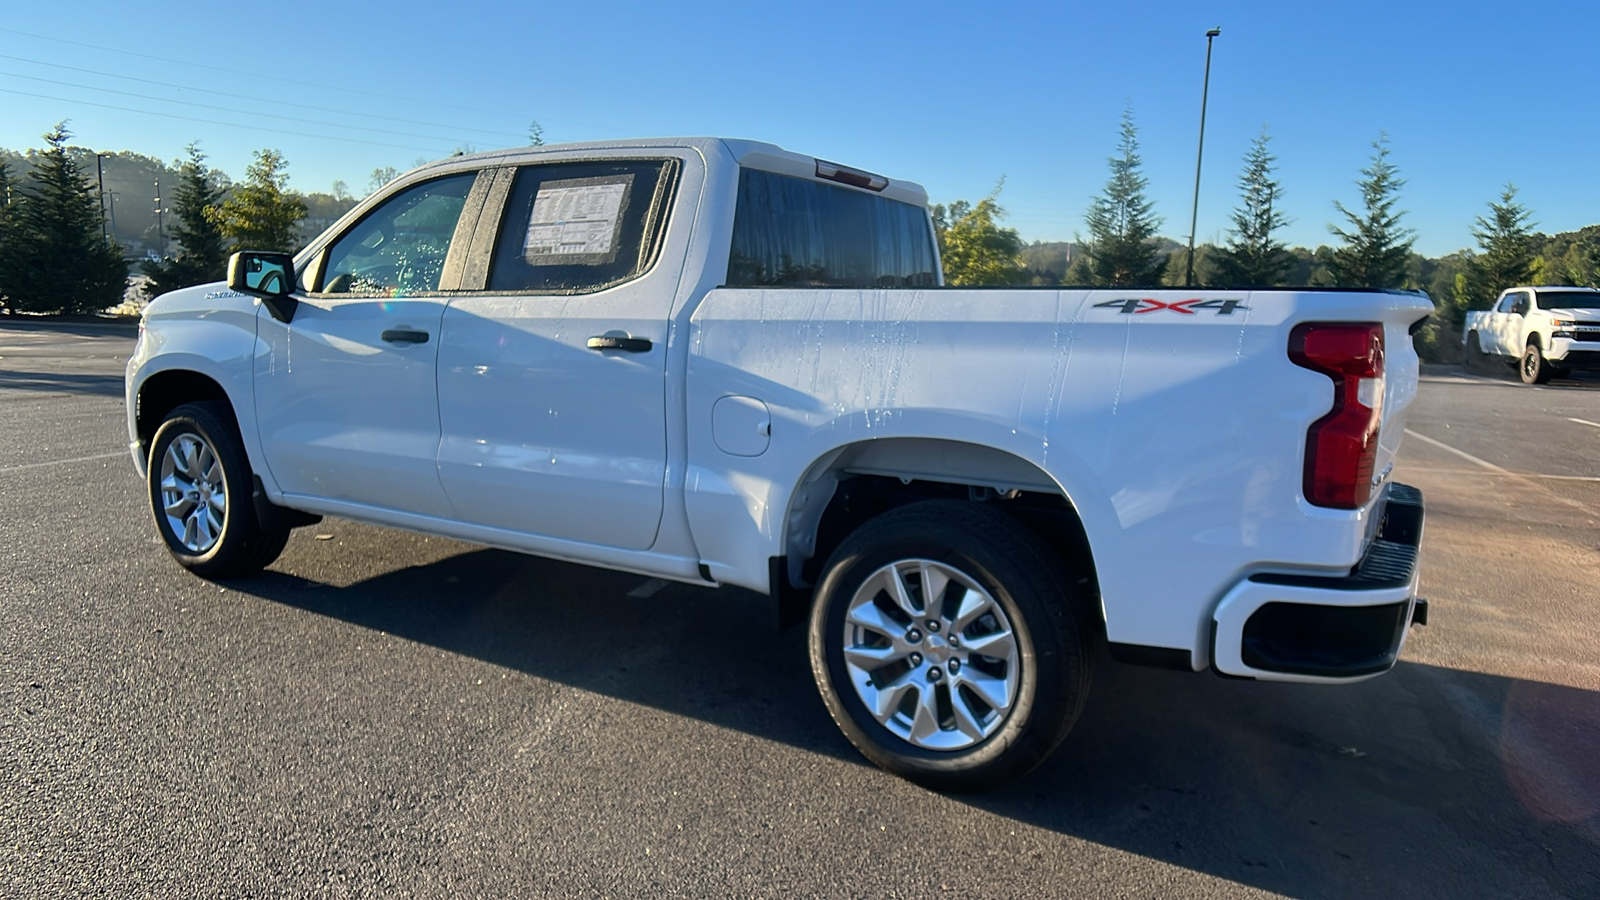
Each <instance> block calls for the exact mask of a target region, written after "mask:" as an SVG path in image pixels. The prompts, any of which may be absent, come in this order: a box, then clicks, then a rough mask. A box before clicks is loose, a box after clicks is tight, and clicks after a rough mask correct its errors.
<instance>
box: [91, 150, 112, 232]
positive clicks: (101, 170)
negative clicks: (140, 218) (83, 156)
mask: <svg viewBox="0 0 1600 900" xmlns="http://www.w3.org/2000/svg"><path fill="white" fill-rule="evenodd" d="M108 156H116V154H115V153H96V154H95V155H94V176H95V180H96V181H97V182H99V184H100V240H102V241H109V240H110V239H111V237H110V234H109V233H107V231H106V170H105V166H104V165H102V164H101V160H104V159H105V158H106V157H108Z"/></svg>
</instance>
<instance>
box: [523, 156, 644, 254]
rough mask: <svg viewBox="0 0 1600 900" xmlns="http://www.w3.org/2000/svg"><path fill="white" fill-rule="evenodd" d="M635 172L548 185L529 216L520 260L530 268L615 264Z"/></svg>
mask: <svg viewBox="0 0 1600 900" xmlns="http://www.w3.org/2000/svg"><path fill="white" fill-rule="evenodd" d="M632 188H633V173H631V172H630V173H628V174H626V175H602V176H598V177H595V178H568V179H565V180H561V181H547V182H545V183H544V184H541V185H540V186H539V193H538V195H537V196H536V197H534V200H533V212H532V213H531V214H530V215H529V217H528V236H527V238H526V240H525V241H524V242H523V245H522V258H523V260H525V261H526V262H527V263H528V265H530V266H571V265H587V266H599V265H605V264H607V263H611V262H615V261H616V258H617V243H618V237H619V236H620V233H621V231H622V211H623V210H625V209H627V207H628V194H629V192H630V191H631V190H632Z"/></svg>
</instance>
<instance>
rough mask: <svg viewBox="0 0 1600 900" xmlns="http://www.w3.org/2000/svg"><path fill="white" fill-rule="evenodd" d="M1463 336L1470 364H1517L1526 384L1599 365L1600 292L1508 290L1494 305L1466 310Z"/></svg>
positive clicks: (1533, 288)
mask: <svg viewBox="0 0 1600 900" xmlns="http://www.w3.org/2000/svg"><path fill="white" fill-rule="evenodd" d="M1461 340H1462V342H1463V344H1464V348H1465V349H1464V357H1465V361H1466V364H1467V368H1469V369H1478V368H1482V367H1483V366H1484V364H1485V363H1487V362H1488V360H1490V359H1501V360H1504V361H1506V362H1508V363H1510V364H1511V365H1514V366H1516V367H1517V374H1519V375H1521V376H1522V380H1523V382H1524V383H1526V384H1544V383H1545V382H1547V381H1549V380H1550V379H1551V378H1564V377H1566V376H1567V374H1568V373H1570V372H1571V371H1572V370H1573V369H1596V368H1600V291H1597V290H1595V289H1594V288H1580V287H1548V286H1547V287H1514V288H1508V289H1507V290H1505V291H1503V292H1501V294H1500V297H1499V299H1497V300H1496V301H1495V304H1494V307H1493V308H1491V309H1488V310H1485V311H1483V312H1469V313H1467V321H1466V327H1465V328H1463V329H1462V338H1461Z"/></svg>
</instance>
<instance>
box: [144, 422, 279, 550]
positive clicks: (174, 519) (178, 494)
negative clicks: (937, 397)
mask: <svg viewBox="0 0 1600 900" xmlns="http://www.w3.org/2000/svg"><path fill="white" fill-rule="evenodd" d="M146 470H147V476H148V479H149V488H150V509H151V511H152V512H153V513H154V514H155V519H156V530H157V531H158V532H160V533H161V538H162V540H163V541H165V542H166V545H167V550H168V551H170V552H171V553H172V556H173V558H174V559H176V560H177V561H178V563H179V565H182V566H183V567H184V568H186V569H189V570H190V571H192V572H194V573H196V574H198V575H205V576H208V577H226V576H229V575H244V574H248V573H251V572H256V571H259V570H260V569H262V568H263V567H265V566H267V565H268V564H270V563H271V562H272V561H273V560H275V559H277V558H278V555H279V554H280V553H282V552H283V548H284V545H285V544H287V543H288V540H289V530H288V529H287V528H273V529H263V528H262V527H261V525H260V523H259V522H258V521H257V520H256V513H255V509H254V505H253V503H252V500H251V493H252V487H253V484H252V479H251V472H250V462H249V460H248V459H247V458H246V456H245V453H244V447H243V445H242V443H241V442H240V440H239V437H238V429H237V427H236V426H235V425H234V422H233V416H232V414H231V411H230V410H229V409H228V408H227V407H226V406H225V405H223V404H221V403H215V402H206V403H186V404H183V405H182V406H179V407H177V408H175V409H173V410H172V412H170V413H168V414H167V418H166V420H165V421H163V422H162V423H161V427H160V428H159V429H157V430H156V436H155V440H153V441H151V443H150V459H149V461H148V465H147V466H146Z"/></svg>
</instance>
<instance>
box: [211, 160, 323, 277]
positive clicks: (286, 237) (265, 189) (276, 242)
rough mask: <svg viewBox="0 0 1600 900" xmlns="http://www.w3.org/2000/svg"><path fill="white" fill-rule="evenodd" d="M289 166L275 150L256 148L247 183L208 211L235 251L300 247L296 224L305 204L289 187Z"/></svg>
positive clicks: (212, 220)
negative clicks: (286, 171) (286, 170)
mask: <svg viewBox="0 0 1600 900" xmlns="http://www.w3.org/2000/svg"><path fill="white" fill-rule="evenodd" d="M288 167H289V163H288V161H287V160H285V159H284V158H283V154H281V153H279V152H278V151H276V150H257V151H256V154H255V161H254V162H252V163H250V168H248V169H246V170H245V182H244V184H242V185H239V186H237V187H235V188H234V190H233V195H232V196H230V197H229V198H228V199H226V200H224V201H222V203H220V204H219V205H217V206H215V207H212V208H211V209H209V210H207V211H206V213H205V216H206V218H207V219H209V220H211V222H213V223H214V224H215V225H216V226H217V227H218V228H219V229H220V230H221V232H222V233H223V235H225V236H226V237H227V238H228V239H229V240H231V241H232V242H233V249H234V250H278V251H281V252H284V253H289V252H292V251H294V250H295V249H297V247H298V246H299V243H300V242H299V239H298V237H297V236H296V235H297V226H298V225H299V224H300V220H301V219H304V218H305V217H306V205H305V202H304V201H302V200H301V199H300V198H299V197H297V196H295V195H294V194H291V193H289V192H288V191H287V190H286V188H287V187H288V184H289V176H288V175H287V174H286V173H285V172H284V169H286V168H288Z"/></svg>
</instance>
